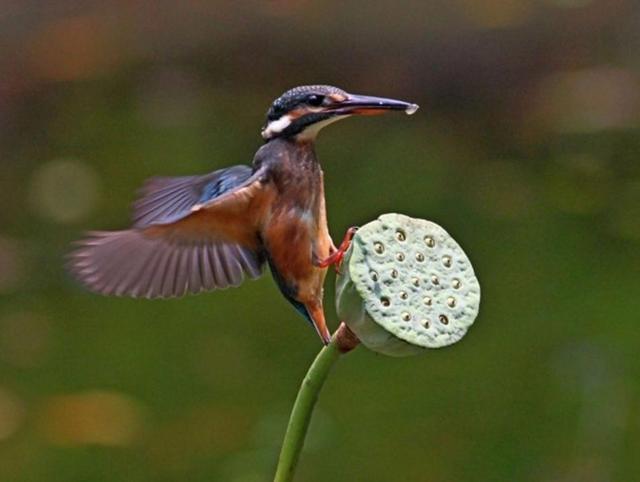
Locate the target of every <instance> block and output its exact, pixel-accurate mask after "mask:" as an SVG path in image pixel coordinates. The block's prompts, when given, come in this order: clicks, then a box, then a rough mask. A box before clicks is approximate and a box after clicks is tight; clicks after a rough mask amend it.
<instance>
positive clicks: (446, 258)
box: [442, 256, 452, 268]
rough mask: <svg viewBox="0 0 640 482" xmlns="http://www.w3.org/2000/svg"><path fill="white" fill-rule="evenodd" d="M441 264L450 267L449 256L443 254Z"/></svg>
mask: <svg viewBox="0 0 640 482" xmlns="http://www.w3.org/2000/svg"><path fill="white" fill-rule="evenodd" d="M442 264H444V265H445V267H447V268H451V264H452V260H451V256H443V258H442Z"/></svg>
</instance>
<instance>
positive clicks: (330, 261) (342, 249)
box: [318, 226, 358, 274]
mask: <svg viewBox="0 0 640 482" xmlns="http://www.w3.org/2000/svg"><path fill="white" fill-rule="evenodd" d="M357 230H358V228H357V227H356V226H351V227H350V228H349V229H347V232H346V234H345V235H344V238H343V240H342V242H341V243H340V246H338V249H336V250H335V251H334V252H333V253H331V254H330V255H329V256H328V257H327V258H325V259H323V260H321V261H320V262H319V263H318V267H320V268H327V267H329V266H331V265H334V266H335V269H336V273H338V274H342V272H341V270H340V268H341V267H342V260H343V259H344V255H345V253H346V252H347V250H348V249H349V246H350V245H351V240H352V239H353V236H355V234H356V231H357Z"/></svg>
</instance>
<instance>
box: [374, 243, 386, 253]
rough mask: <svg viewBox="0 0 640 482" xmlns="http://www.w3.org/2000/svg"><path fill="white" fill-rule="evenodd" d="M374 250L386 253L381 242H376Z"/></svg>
mask: <svg viewBox="0 0 640 482" xmlns="http://www.w3.org/2000/svg"><path fill="white" fill-rule="evenodd" d="M373 249H374V250H375V252H376V253H378V254H382V253H384V244H382V243H381V242H379V241H376V242H375V243H373Z"/></svg>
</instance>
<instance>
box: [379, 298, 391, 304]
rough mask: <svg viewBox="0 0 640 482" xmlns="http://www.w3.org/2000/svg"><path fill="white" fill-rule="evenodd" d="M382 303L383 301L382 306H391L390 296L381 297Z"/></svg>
mask: <svg viewBox="0 0 640 482" xmlns="http://www.w3.org/2000/svg"><path fill="white" fill-rule="evenodd" d="M380 303H382V306H389V305H390V304H391V301H389V298H387V297H386V296H383V297H382V298H380Z"/></svg>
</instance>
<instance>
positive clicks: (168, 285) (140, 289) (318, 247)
mask: <svg viewBox="0 0 640 482" xmlns="http://www.w3.org/2000/svg"><path fill="white" fill-rule="evenodd" d="M417 109H418V106H417V105H416V104H413V103H409V102H404V101H400V100H395V99H388V98H382V97H372V96H367V95H356V94H350V93H347V92H346V91H344V90H342V89H340V88H337V87H333V86H329V85H305V86H299V87H295V88H292V89H290V90H287V91H286V92H285V93H284V94H282V95H281V96H280V97H278V98H277V99H276V100H275V101H274V102H273V104H272V105H271V107H270V108H269V110H268V112H267V116H266V121H265V123H264V125H263V127H262V131H261V134H262V138H263V140H264V143H263V145H262V146H261V147H259V148H258V150H257V152H256V154H255V156H254V158H253V162H252V164H251V165H236V166H232V167H226V168H222V169H218V170H216V171H213V172H211V173H209V174H204V175H196V176H181V177H152V178H150V179H148V180H146V181H145V182H144V184H143V186H142V188H141V189H140V191H139V197H138V198H137V200H136V201H135V202H134V203H133V206H132V211H133V212H132V224H131V227H129V228H128V229H124V230H117V231H90V232H88V233H87V234H86V236H85V238H84V239H81V240H79V241H77V242H76V243H75V247H74V249H73V250H72V251H71V253H70V254H69V269H70V271H71V273H72V274H73V275H74V276H75V277H76V278H77V280H79V282H80V283H82V284H83V285H84V286H85V287H86V288H88V289H89V290H90V291H93V292H96V293H99V294H103V295H116V296H129V297H134V298H170V297H176V296H182V295H185V294H188V293H194V294H195V293H199V292H202V291H209V290H215V289H223V288H227V287H230V286H238V285H239V284H240V283H241V282H242V281H243V280H244V279H246V278H249V279H255V278H257V277H259V276H260V275H261V274H262V272H263V268H264V265H265V264H266V265H268V266H269V268H270V271H271V273H272V276H273V278H274V280H275V282H276V284H277V286H278V287H279V289H280V291H281V293H282V294H283V295H284V297H285V298H286V299H287V300H288V301H289V302H290V303H291V304H292V305H293V307H294V308H295V309H296V310H297V311H298V312H299V313H300V314H301V315H302V316H303V317H304V318H305V319H306V320H307V321H308V322H309V323H310V324H311V325H312V326H313V327H314V328H315V330H316V332H317V333H318V335H319V336H320V338H321V340H322V342H323V343H324V344H328V343H329V342H330V339H331V335H330V332H329V329H328V327H327V323H326V320H325V316H324V309H323V305H322V298H323V284H324V280H325V276H326V272H327V268H328V267H329V266H331V265H335V266H339V265H340V263H341V260H342V257H343V256H344V253H345V251H346V250H347V249H348V247H349V243H350V241H351V238H352V237H353V235H354V233H355V229H356V228H355V227H353V228H350V229H349V230H348V231H347V233H346V235H345V237H344V239H343V241H342V243H340V245H339V246H338V247H336V246H335V245H334V243H333V241H332V239H331V236H330V235H329V229H328V226H327V213H326V207H325V197H324V180H323V171H322V168H321V166H320V163H319V161H318V158H317V157H316V153H315V141H316V137H317V135H318V132H319V131H320V130H321V129H322V128H324V127H326V126H327V125H329V124H331V123H333V122H336V121H338V120H342V119H346V118H348V117H351V116H356V115H375V114H383V113H386V112H390V111H404V112H406V113H407V114H412V113H414V112H415V111H416V110H417Z"/></svg>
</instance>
